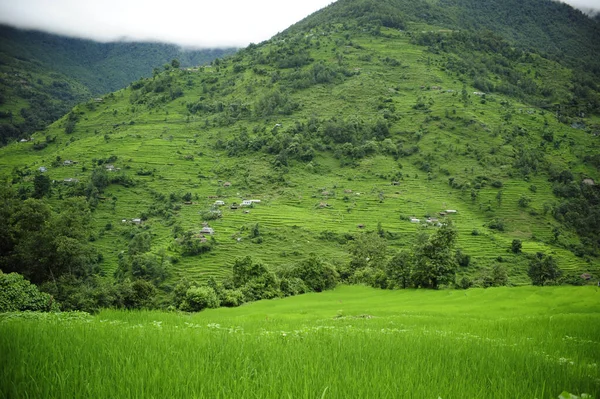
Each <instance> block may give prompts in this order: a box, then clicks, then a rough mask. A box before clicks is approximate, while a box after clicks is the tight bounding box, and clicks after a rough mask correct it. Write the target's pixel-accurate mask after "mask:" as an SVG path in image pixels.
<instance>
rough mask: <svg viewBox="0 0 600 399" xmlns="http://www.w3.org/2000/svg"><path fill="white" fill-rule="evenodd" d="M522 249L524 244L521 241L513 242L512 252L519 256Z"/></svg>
mask: <svg viewBox="0 0 600 399" xmlns="http://www.w3.org/2000/svg"><path fill="white" fill-rule="evenodd" d="M522 247H523V243H522V242H521V240H513V241H512V244H511V246H510V250H511V251H513V252H514V253H515V254H518V253H519V252H521V248H522Z"/></svg>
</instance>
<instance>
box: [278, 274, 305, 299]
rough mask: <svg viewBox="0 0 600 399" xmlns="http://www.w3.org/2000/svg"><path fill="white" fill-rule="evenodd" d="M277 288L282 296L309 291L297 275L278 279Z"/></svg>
mask: <svg viewBox="0 0 600 399" xmlns="http://www.w3.org/2000/svg"><path fill="white" fill-rule="evenodd" d="M279 290H280V291H281V293H282V294H283V295H284V296H294V295H299V294H304V293H305V292H308V291H310V290H309V289H308V287H307V286H306V284H304V281H303V280H302V279H301V278H299V277H284V278H282V279H281V280H280V281H279Z"/></svg>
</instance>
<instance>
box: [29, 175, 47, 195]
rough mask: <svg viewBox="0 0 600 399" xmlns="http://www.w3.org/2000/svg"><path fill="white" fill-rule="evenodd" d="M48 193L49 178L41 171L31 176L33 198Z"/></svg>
mask: <svg viewBox="0 0 600 399" xmlns="http://www.w3.org/2000/svg"><path fill="white" fill-rule="evenodd" d="M48 193H50V178H49V177H48V176H47V175H45V174H42V173H39V174H37V175H35V177H34V178H33V196H34V198H42V197H43V196H44V195H46V194H48Z"/></svg>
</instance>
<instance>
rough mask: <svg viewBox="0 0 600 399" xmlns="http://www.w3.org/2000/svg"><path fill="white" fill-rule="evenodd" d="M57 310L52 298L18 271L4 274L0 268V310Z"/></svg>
mask: <svg viewBox="0 0 600 399" xmlns="http://www.w3.org/2000/svg"><path fill="white" fill-rule="evenodd" d="M25 310H32V311H36V312H48V311H55V310H58V304H57V303H56V302H54V300H53V298H52V297H51V296H50V295H48V294H46V293H43V292H40V291H39V290H38V288H37V287H36V286H35V285H33V284H31V283H30V282H29V281H27V280H25V278H24V277H23V276H22V275H20V274H18V273H9V274H4V273H2V271H1V270H0V312H21V311H25Z"/></svg>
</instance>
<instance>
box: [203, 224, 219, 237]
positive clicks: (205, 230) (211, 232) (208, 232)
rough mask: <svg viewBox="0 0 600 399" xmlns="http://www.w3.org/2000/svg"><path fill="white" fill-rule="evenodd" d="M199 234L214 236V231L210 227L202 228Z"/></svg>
mask: <svg viewBox="0 0 600 399" xmlns="http://www.w3.org/2000/svg"><path fill="white" fill-rule="evenodd" d="M200 234H209V235H211V236H212V235H213V234H215V229H213V228H212V227H208V226H203V227H202V229H201V230H200Z"/></svg>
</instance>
